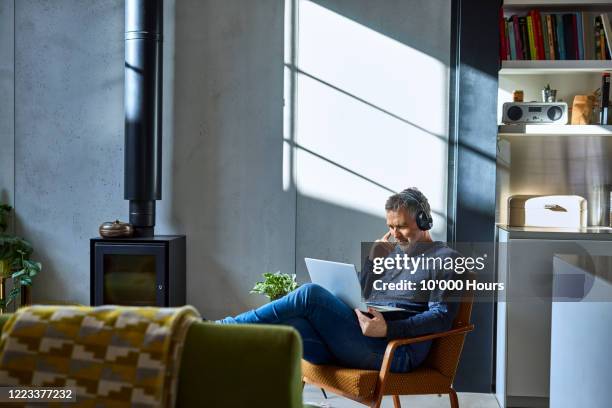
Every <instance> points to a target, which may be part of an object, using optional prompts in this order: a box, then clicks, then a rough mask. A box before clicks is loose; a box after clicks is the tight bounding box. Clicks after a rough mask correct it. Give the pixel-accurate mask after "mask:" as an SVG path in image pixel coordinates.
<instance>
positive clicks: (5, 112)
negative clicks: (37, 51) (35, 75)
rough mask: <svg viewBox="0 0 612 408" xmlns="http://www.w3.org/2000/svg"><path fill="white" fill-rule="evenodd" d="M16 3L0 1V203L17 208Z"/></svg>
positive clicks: (6, 0)
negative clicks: (15, 186)
mask: <svg viewBox="0 0 612 408" xmlns="http://www.w3.org/2000/svg"><path fill="white" fill-rule="evenodd" d="M14 10H15V3H14V0H0V203H6V204H10V205H14V204H15V203H14V201H13V200H14V194H13V188H14V185H15V184H14V182H15V177H14V165H15V146H14V140H15V138H14V136H15V121H14V118H15V117H14V114H15V111H14V107H15V104H14V98H13V96H14V94H13V84H14V63H15V55H14V52H13V51H14V50H13V40H14V38H15V37H14V35H13V34H14V25H13V24H14Z"/></svg>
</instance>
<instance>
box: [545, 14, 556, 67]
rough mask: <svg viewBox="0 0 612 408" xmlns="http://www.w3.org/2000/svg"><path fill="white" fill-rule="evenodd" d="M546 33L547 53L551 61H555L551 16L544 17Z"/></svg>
mask: <svg viewBox="0 0 612 408" xmlns="http://www.w3.org/2000/svg"><path fill="white" fill-rule="evenodd" d="M546 32H547V33H548V50H549V51H548V53H549V55H550V59H551V60H556V59H557V53H556V52H555V31H554V29H553V25H552V16H551V15H550V14H547V15H546Z"/></svg>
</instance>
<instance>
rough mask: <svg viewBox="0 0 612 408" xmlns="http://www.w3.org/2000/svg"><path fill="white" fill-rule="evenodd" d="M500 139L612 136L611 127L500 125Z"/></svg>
mask: <svg viewBox="0 0 612 408" xmlns="http://www.w3.org/2000/svg"><path fill="white" fill-rule="evenodd" d="M498 136H500V137H517V136H612V126H610V125H606V126H604V125H500V126H499V130H498Z"/></svg>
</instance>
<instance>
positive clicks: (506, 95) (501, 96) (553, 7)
mask: <svg viewBox="0 0 612 408" xmlns="http://www.w3.org/2000/svg"><path fill="white" fill-rule="evenodd" d="M534 9H535V10H539V11H541V12H542V15H545V14H556V15H557V16H559V15H560V14H564V13H570V14H573V13H574V12H576V13H578V12H584V16H585V18H586V16H587V15H588V16H590V18H593V15H597V14H600V13H607V14H608V15H609V16H610V17H612V14H611V13H612V1H611V0H588V1H579V0H505V1H504V4H503V10H504V17H506V18H508V17H510V16H512V15H518V16H526V15H528V14H529V12H530V11H531V10H534ZM581 15H582V14H581ZM578 18H579V19H580V17H579V16H578ZM553 27H554V24H553ZM584 29H585V31H586V27H584ZM589 29H592V26H590V27H589ZM555 35H556V34H555ZM583 35H584V43H583V44H582V47H583V48H585V47H592V46H593V45H594V44H595V43H594V42H588V41H587V40H586V38H587V37H586V34H583ZM579 38H583V37H580V35H579ZM517 41H518V40H517ZM555 43H556V40H555ZM517 45H518V42H517ZM544 45H545V46H547V42H544ZM576 46H577V45H576ZM550 47H552V45H550ZM589 49H590V48H589ZM552 52H553V50H552V49H551V55H552ZM566 52H568V51H567V49H566ZM577 53H578V52H577V51H576V54H577ZM581 53H582V54H584V57H586V58H588V57H591V58H593V54H592V52H589V54H588V55H587V53H586V48H585V50H584V51H581ZM582 54H581V56H582ZM557 57H558V53H557ZM604 72H612V60H596V59H580V60H577V59H554V60H551V59H536V60H531V59H514V60H513V59H510V57H508V59H506V60H502V61H501V67H500V70H499V92H498V123H499V124H500V125H501V126H500V130H499V132H500V135H502V134H503V135H505V136H507V135H510V136H517V135H530V134H534V135H543V134H550V135H564V136H572V135H599V136H608V135H609V133H610V132H609V130H610V127H609V126H599V125H588V126H575V125H569V124H568V125H554V126H553V127H551V128H550V129H549V131H545V130H544V129H542V127H543V126H542V125H540V126H535V127H534V126H526V127H525V129H524V131H518V132H517V131H516V129H515V130H514V131H508V130H507V129H506V130H503V129H504V128H505V126H503V125H502V124H501V117H502V105H503V103H504V102H511V101H512V98H511V94H512V91H513V90H515V89H522V90H523V91H524V94H525V99H524V100H525V101H526V102H527V101H538V102H539V101H541V96H540V93H541V89H543V88H544V87H545V86H546V85H547V84H550V86H551V87H552V88H553V89H557V100H558V101H563V102H566V103H567V105H568V108H569V109H570V114H571V108H572V102H573V99H574V96H575V95H584V94H590V93H592V92H593V91H595V90H596V89H598V88H600V87H601V75H602V73H604ZM544 126H546V125H544ZM564 128H567V129H564Z"/></svg>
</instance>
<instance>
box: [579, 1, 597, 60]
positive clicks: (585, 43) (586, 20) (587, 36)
mask: <svg viewBox="0 0 612 408" xmlns="http://www.w3.org/2000/svg"><path fill="white" fill-rule="evenodd" d="M594 23H595V15H594V14H593V13H590V12H586V11H585V12H583V13H582V48H583V50H584V59H585V60H593V59H597V58H596V56H595V36H594V33H595V24H594Z"/></svg>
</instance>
